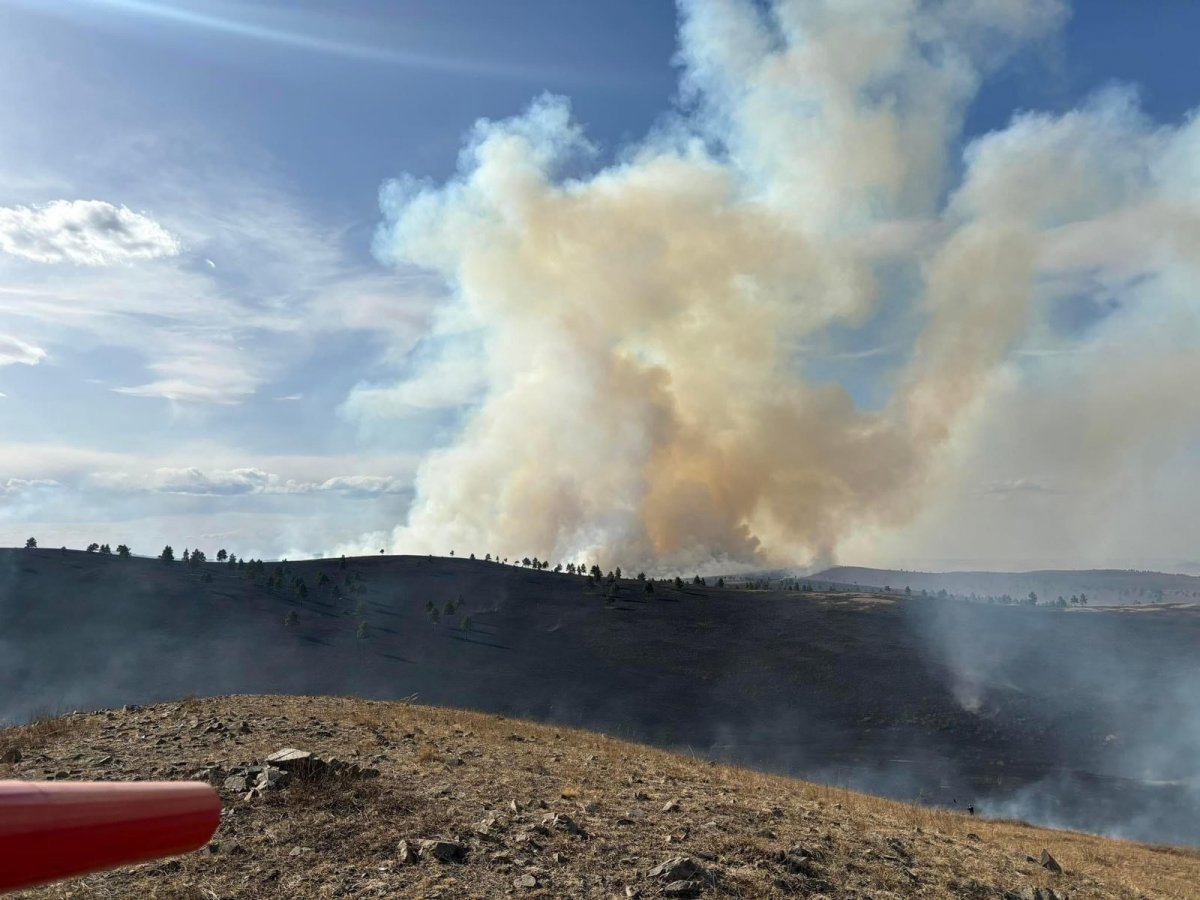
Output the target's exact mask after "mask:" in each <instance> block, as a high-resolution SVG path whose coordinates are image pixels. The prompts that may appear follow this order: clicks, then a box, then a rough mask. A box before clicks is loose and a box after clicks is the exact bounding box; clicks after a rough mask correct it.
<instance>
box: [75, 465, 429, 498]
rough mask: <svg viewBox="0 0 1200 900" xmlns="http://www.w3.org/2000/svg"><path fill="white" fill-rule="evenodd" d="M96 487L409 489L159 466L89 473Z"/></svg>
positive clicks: (375, 481) (209, 492) (400, 484)
mask: <svg viewBox="0 0 1200 900" xmlns="http://www.w3.org/2000/svg"><path fill="white" fill-rule="evenodd" d="M90 480H91V482H92V484H93V485H95V486H96V487H100V488H104V489H108V490H115V491H121V492H150V493H162V494H192V495H199V496H237V495H243V494H317V493H334V494H340V495H343V496H376V495H379V494H398V493H403V492H404V491H406V490H408V489H409V487H410V484H409V482H408V481H407V480H404V479H399V478H393V477H391V476H386V475H337V476H334V477H332V478H326V479H324V480H321V481H304V480H297V479H293V478H285V477H283V476H280V475H277V474H275V473H272V472H266V471H264V470H262V469H258V468H240V469H224V470H222V469H213V470H210V471H207V472H206V471H204V470H202V469H199V468H196V467H184V468H159V469H154V470H153V471H151V472H148V473H144V474H143V473H127V472H102V473H95V474H93V475H92V476H91V479H90Z"/></svg>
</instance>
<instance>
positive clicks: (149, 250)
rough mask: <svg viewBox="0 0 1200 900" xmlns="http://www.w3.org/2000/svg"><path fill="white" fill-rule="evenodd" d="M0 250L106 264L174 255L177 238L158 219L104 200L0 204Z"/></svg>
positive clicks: (52, 260) (50, 259)
mask: <svg viewBox="0 0 1200 900" xmlns="http://www.w3.org/2000/svg"><path fill="white" fill-rule="evenodd" d="M0 251H3V252H4V253H8V254H11V255H12V256H17V257H20V258H21V259H26V260H30V261H32V262H38V263H51V264H52V263H74V264H76V265H81V266H111V265H116V264H119V263H128V262H135V261H139V260H147V259H157V258H159V257H163V256H177V255H179V252H180V245H179V241H177V240H176V239H175V237H174V236H173V235H171V233H170V232H168V231H167V230H166V229H165V228H163V227H162V226H161V225H160V224H158V222H156V221H154V220H153V219H151V218H150V217H148V216H146V215H144V214H142V213H136V212H133V211H132V210H131V209H129V208H127V207H125V206H114V205H113V204H111V203H107V202H105V201H103V200H54V201H52V202H50V203H46V204H44V205H41V206H9V207H0Z"/></svg>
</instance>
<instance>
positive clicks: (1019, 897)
mask: <svg viewBox="0 0 1200 900" xmlns="http://www.w3.org/2000/svg"><path fill="white" fill-rule="evenodd" d="M1004 900H1065V898H1063V897H1060V896H1059V895H1058V894H1056V893H1055V892H1054V891H1053V889H1051V888H1040V887H1026V888H1021V890H1020V891H1006V892H1005V893H1004Z"/></svg>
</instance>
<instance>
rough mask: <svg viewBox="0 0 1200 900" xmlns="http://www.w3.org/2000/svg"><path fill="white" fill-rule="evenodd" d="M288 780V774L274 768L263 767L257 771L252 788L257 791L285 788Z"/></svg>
mask: <svg viewBox="0 0 1200 900" xmlns="http://www.w3.org/2000/svg"><path fill="white" fill-rule="evenodd" d="M289 778H290V776H289V774H288V773H287V772H286V771H285V770H283V769H279V768H276V767H275V766H263V767H262V769H260V770H259V773H258V778H257V779H256V780H255V782H254V786H255V787H256V788H258V789H259V790H271V789H275V788H283V787H286V786H287V783H288V780H289Z"/></svg>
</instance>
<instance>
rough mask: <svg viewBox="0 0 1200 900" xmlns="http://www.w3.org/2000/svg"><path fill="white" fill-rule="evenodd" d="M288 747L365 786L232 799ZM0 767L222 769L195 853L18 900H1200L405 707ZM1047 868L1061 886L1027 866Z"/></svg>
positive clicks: (940, 814) (145, 714)
mask: <svg viewBox="0 0 1200 900" xmlns="http://www.w3.org/2000/svg"><path fill="white" fill-rule="evenodd" d="M283 747H294V748H299V749H303V750H308V751H312V752H314V753H317V754H319V755H320V756H322V757H326V758H328V757H337V758H339V759H341V760H344V761H348V762H353V763H356V764H358V765H360V766H363V767H371V768H373V769H376V770H378V772H379V775H378V777H373V778H355V777H334V776H325V777H317V778H312V779H305V780H301V779H298V778H297V779H293V780H292V781H291V782H290V783H288V784H287V785H286V786H285V787H282V788H276V789H272V790H268V791H266V792H264V793H263V794H262V795H261V796H256V797H253V798H251V799H245V798H244V795H243V794H242V793H241V792H240V791H238V792H234V791H232V790H227V789H225V788H224V784H225V781H224V778H225V773H226V772H228V771H230V770H233V769H234V768H235V767H237V766H242V765H246V764H249V763H255V762H261V761H262V760H263V759H265V757H266V756H267V755H269V754H270V753H272V752H273V751H276V750H279V749H281V748H283ZM14 751H16V752H14ZM0 758H4V759H10V760H12V759H19V761H18V762H15V763H12V762H9V763H0V778H13V777H16V778H30V779H37V778H47V777H56V778H64V779H71V778H77V779H95V778H109V779H116V780H132V779H146V778H186V777H188V776H189V775H191V774H193V773H195V772H196V771H197V770H200V769H202V768H204V767H206V766H216V767H220V770H216V769H212V770H210V771H212V772H213V775H212V776H211V777H212V780H213V781H214V782H216V783H217V784H218V785H220V786H221V794H222V800H223V802H224V806H225V810H226V811H225V814H224V817H223V821H222V825H221V827H220V830H219V831H218V833H217V836H216V838H215V840H214V842H213V844H212V845H211V846H210V848H208V849H207V850H206V851H202V852H200V853H198V854H193V855H190V856H187V857H181V858H177V859H174V860H170V861H164V862H157V863H149V864H145V865H140V866H135V867H130V868H126V869H121V870H116V871H113V872H108V873H102V874H97V875H92V876H87V877H84V878H81V879H76V880H74V881H70V882H64V883H62V884H59V885H54V886H48V887H44V888H41V889H38V890H34V891H29V892H26V893H25V894H22V895H18V896H25V897H31V898H32V897H178V898H196V900H200V898H207V900H217V898H233V897H244V898H263V897H295V898H305V897H335V896H336V897H422V898H445V900H451V898H472V897H503V896H517V897H530V898H533V897H541V898H564V897H570V898H610V897H614V898H616V897H619V898H630V897H643V898H653V897H668V896H699V897H712V898H718V897H742V898H749V897H785V896H809V897H829V898H835V897H836V898H841V897H846V898H849V897H855V898H889V897H947V898H976V900H984V898H997V900H1005V898H1007V900H1015V898H1025V900H1030V898H1043V900H1045V898H1056V897H1058V898H1061V897H1070V898H1073V900H1080V898H1100V897H1104V898H1110V897H1111V898H1130V900H1132V898H1141V897H1147V898H1185V897H1194V896H1196V894H1195V890H1196V885H1197V884H1198V883H1200V851H1192V850H1180V849H1174V848H1167V847H1150V846H1143V845H1138V844H1133V843H1126V842H1119V841H1112V840H1106V839H1103V838H1098V837H1094V836H1091V835H1085V834H1079V833H1072V832H1063V831H1050V830H1044V829H1038V828H1034V827H1030V826H1026V825H1021V824H1017V823H1013V822H999V821H987V820H984V819H981V818H979V817H970V816H966V815H962V814H955V813H950V812H944V811H932V810H929V809H926V808H923V807H919V806H911V805H905V804H899V803H895V802H891V801H887V800H881V799H877V798H874V797H869V796H865V795H861V794H854V793H850V792H846V791H842V790H837V789H830V788H827V787H822V786H817V785H812V784H806V783H803V782H799V781H793V780H789V779H786V778H781V777H772V776H767V775H763V774H758V773H754V772H750V771H746V770H744V769H737V768H731V767H726V766H721V765H715V764H712V763H706V762H703V761H700V760H697V759H693V758H688V757H685V756H679V755H672V754H669V753H666V752H663V751H660V750H655V749H651V748H647V747H645V746H639V745H634V744H629V743H624V742H621V741H618V740H615V739H612V738H608V737H603V736H599V735H596V734H592V733H588V732H583V731H575V730H571V729H564V728H556V727H553V726H545V725H537V724H533V723H530V722H527V721H521V720H514V719H507V718H502V717H499V716H491V715H484V714H480V713H472V712H462V711H457V710H450V709H442V708H431V707H423V706H416V705H410V704H405V703H397V702H371V701H364V700H357V699H338V698H312V699H309V698H300V697H272V696H245V697H217V698H211V699H189V700H185V701H183V702H174V703H166V704H160V705H157V706H151V707H144V708H139V709H128V710H110V711H103V712H96V713H91V714H76V715H72V716H68V717H65V718H60V719H55V720H47V721H42V722H39V723H36V724H34V725H30V726H24V727H19V728H12V729H8V730H3V731H0ZM434 839H440V840H442V841H445V842H446V845H445V846H446V847H451V848H455V849H453V850H452V851H451V852H447V853H446V854H445V855H446V856H447V861H444V862H443V861H439V860H438V859H436V858H434V856H433V854H432V853H431V852H427V853H425V854H424V855H423V856H416V857H415V858H414V857H413V856H411V855H409V854H408V853H407V850H406V846H402V845H401V842H402V841H407V842H409V845H408V846H418V847H419V846H420V844H419V842H420V841H422V840H434ZM1043 850H1045V851H1049V854H1050V855H1051V856H1053V857H1054V859H1055V860H1056V861H1057V863H1058V864H1059V865H1060V866H1061V868H1062V870H1063V871H1062V872H1061V873H1055V872H1053V871H1051V870H1049V869H1047V868H1046V867H1044V866H1043V865H1042V864H1041V862H1040V860H1041V858H1042V852H1043ZM678 857H683V858H684V861H683V862H675V863H671V864H669V865H668V866H667V867H666V871H665V872H664V871H662V870H660V869H657V868H656V867H660V866H661V865H662V864H663V863H669V861H671V860H673V859H676V858H678ZM656 873H657V874H656ZM681 875H683V876H686V877H676V876H681ZM671 879H674V880H671Z"/></svg>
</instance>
